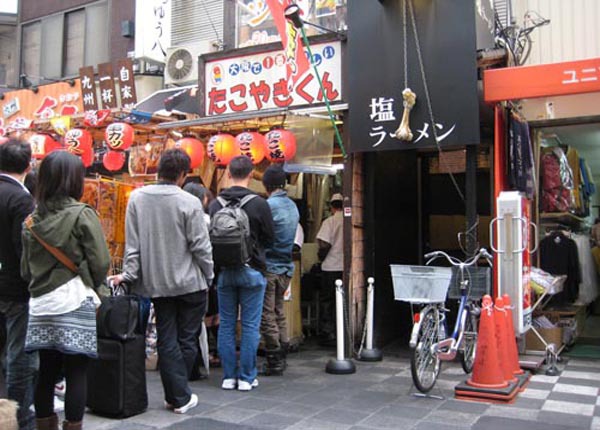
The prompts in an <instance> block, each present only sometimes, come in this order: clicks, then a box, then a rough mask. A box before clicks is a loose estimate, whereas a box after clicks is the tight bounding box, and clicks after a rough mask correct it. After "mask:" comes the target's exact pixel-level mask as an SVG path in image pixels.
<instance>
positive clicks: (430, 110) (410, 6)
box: [404, 0, 465, 203]
mask: <svg viewBox="0 0 600 430" xmlns="http://www.w3.org/2000/svg"><path fill="white" fill-rule="evenodd" d="M405 1H407V2H408V10H409V12H410V20H411V24H412V28H413V34H414V37H415V45H416V48H417V59H418V61H419V69H420V71H421V79H422V80H423V88H424V90H425V101H426V103H427V112H428V114H429V120H430V121H431V126H432V130H433V138H434V140H435V146H436V147H437V150H438V154H439V160H440V164H444V165H445V166H446V167H448V166H447V165H446V163H445V161H444V160H443V158H442V157H441V155H442V147H441V146H440V142H439V141H438V134H437V130H436V128H437V127H436V126H435V119H434V117H433V108H432V107H431V97H430V95H429V87H428V85H427V77H426V75H425V67H424V65H423V57H422V55H421V44H420V42H419V33H418V31H417V21H416V19H415V13H414V10H413V4H412V0H405ZM405 51H406V50H405ZM404 64H405V67H406V60H405V62H404ZM448 175H449V176H450V179H451V180H452V183H453V184H454V188H455V189H456V192H457V193H458V195H459V196H460V198H461V200H462V201H463V203H464V202H465V196H464V194H463V193H462V191H461V189H460V187H459V186H458V182H457V181H456V178H455V177H454V175H453V174H452V172H450V169H448Z"/></svg>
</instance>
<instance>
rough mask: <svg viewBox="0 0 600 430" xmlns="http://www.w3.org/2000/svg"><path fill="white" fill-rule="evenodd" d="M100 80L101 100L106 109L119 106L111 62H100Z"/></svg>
mask: <svg viewBox="0 0 600 430" xmlns="http://www.w3.org/2000/svg"><path fill="white" fill-rule="evenodd" d="M98 82H99V83H100V100H101V101H102V107H103V108H104V109H112V108H116V107H117V106H118V104H117V95H116V92H115V81H114V79H113V68H112V64H111V63H102V64H98Z"/></svg>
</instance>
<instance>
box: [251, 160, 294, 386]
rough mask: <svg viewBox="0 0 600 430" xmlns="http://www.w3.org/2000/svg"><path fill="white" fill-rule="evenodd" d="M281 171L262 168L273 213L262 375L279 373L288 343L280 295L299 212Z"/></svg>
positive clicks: (291, 265)
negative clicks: (286, 187)
mask: <svg viewBox="0 0 600 430" xmlns="http://www.w3.org/2000/svg"><path fill="white" fill-rule="evenodd" d="M285 180H286V177H285V172H284V171H283V169H282V168H281V166H280V165H279V164H273V165H271V166H269V167H268V168H267V170H265V173H264V175H263V180H262V181H263V185H264V186H265V189H266V190H267V194H268V195H269V198H268V200H267V203H268V204H269V206H270V207H271V213H272V215H273V230H274V237H273V244H272V245H271V246H270V247H268V248H267V250H266V257H267V289H266V291H265V298H264V304H263V314H262V322H261V327H260V331H261V334H262V336H263V339H264V341H265V348H266V356H267V362H266V365H265V367H264V369H263V373H264V375H265V376H270V375H276V376H279V375H282V374H283V371H284V370H285V367H286V363H285V355H286V352H287V349H288V346H289V337H288V335H287V325H286V321H285V315H284V313H283V294H284V292H285V290H286V289H287V287H288V286H289V284H290V281H291V279H292V276H293V275H294V262H293V261H292V248H293V246H294V238H295V236H296V230H297V228H298V220H299V218H300V214H299V213H298V208H297V207H296V204H295V203H294V202H293V201H292V199H290V198H289V197H288V196H287V192H286V191H285Z"/></svg>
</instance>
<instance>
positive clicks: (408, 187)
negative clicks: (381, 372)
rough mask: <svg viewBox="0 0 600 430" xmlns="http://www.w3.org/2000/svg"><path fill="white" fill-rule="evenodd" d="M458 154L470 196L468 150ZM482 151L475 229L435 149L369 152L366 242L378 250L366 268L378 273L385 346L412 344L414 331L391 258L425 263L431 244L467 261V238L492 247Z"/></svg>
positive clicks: (459, 176)
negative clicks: (395, 282) (395, 281)
mask: <svg viewBox="0 0 600 430" xmlns="http://www.w3.org/2000/svg"><path fill="white" fill-rule="evenodd" d="M448 152H450V151H448ZM455 152H456V154H454V155H455V159H456V160H457V162H458V164H459V165H455V166H454V167H453V177H454V180H455V181H456V184H457V186H458V188H459V189H460V190H461V192H462V193H463V195H464V194H465V193H464V190H465V188H466V187H465V183H466V173H465V168H464V166H465V165H464V160H465V156H466V155H465V150H464V149H458V150H457V151H455ZM478 153H479V155H478V160H479V162H478V165H477V170H476V174H475V178H476V180H475V181H476V183H475V184H473V185H474V187H475V190H476V191H475V195H474V196H473V198H474V199H475V210H476V214H477V222H476V223H475V224H474V225H473V226H472V228H470V229H469V228H468V227H467V219H466V216H465V214H466V203H465V202H464V201H463V200H462V198H461V197H460V195H459V194H458V193H457V191H456V188H455V186H454V184H453V182H452V179H451V178H450V176H449V174H448V171H447V170H444V168H440V163H439V155H438V153H437V152H420V153H418V152H416V151H401V152H400V151H389V152H384V153H372V154H368V157H366V161H365V167H366V185H365V187H366V189H367V190H369V191H370V192H367V193H366V200H365V210H366V213H365V218H366V220H367V223H368V225H367V244H366V247H367V249H369V250H372V253H371V254H369V255H367V257H366V258H367V263H368V264H367V273H374V274H375V279H376V285H377V286H376V289H375V291H376V297H375V309H376V312H375V331H376V337H377V338H378V339H377V342H378V344H379V345H385V344H388V343H390V342H398V343H399V346H401V347H407V346H408V340H409V336H410V331H411V329H412V320H411V312H410V307H409V305H408V304H406V303H402V302H398V301H395V300H394V294H393V285H392V279H391V274H390V264H408V265H420V264H423V255H424V254H425V253H427V252H429V251H431V250H443V251H446V252H448V253H450V254H451V255H455V256H457V257H459V258H461V259H462V258H464V257H465V251H466V247H467V241H468V240H473V241H474V242H475V247H476V248H478V247H481V246H485V247H489V235H488V226H489V220H490V216H491V177H490V163H489V155H488V154H489V149H488V147H487V146H485V145H482V146H481V148H479V149H478ZM461 160H462V163H463V164H461ZM459 233H460V240H459ZM472 245H473V244H472ZM440 264H441V263H440ZM449 304H450V303H449Z"/></svg>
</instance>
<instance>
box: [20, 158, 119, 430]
mask: <svg viewBox="0 0 600 430" xmlns="http://www.w3.org/2000/svg"><path fill="white" fill-rule="evenodd" d="M84 175H85V167H84V166H83V164H82V162H81V160H80V159H79V158H78V157H76V156H74V155H72V154H70V153H68V152H66V151H56V152H52V153H50V154H49V155H48V156H47V157H46V158H45V159H44V161H42V164H41V166H40V169H39V172H38V183H37V204H38V206H37V209H36V210H35V211H34V213H33V215H32V217H31V218H30V219H28V220H27V221H26V222H25V225H26V228H24V229H23V258H22V260H21V274H22V276H23V278H24V279H26V280H28V281H29V291H30V293H31V299H30V302H29V314H30V316H29V327H28V330H27V339H26V344H25V348H26V350H28V351H39V357H40V369H39V376H38V383H37V387H36V390H35V396H34V405H35V413H36V420H37V428H38V430H57V429H58V417H57V415H56V414H55V413H54V384H55V382H56V377H57V375H58V374H59V373H60V371H61V369H63V368H64V372H65V377H66V382H67V391H66V394H65V419H66V421H64V422H63V429H67V430H78V429H81V428H82V419H83V414H84V411H85V403H86V391H87V386H86V382H87V380H86V371H87V366H88V362H89V359H90V357H96V356H97V339H96V306H97V305H98V304H99V299H98V296H97V294H96V292H97V291H98V290H99V289H100V287H101V286H102V284H103V281H104V279H105V278H106V275H107V272H108V267H109V263H110V256H109V253H108V249H107V247H106V242H105V239H104V235H103V232H102V228H101V226H100V220H99V219H98V215H97V214H96V211H95V210H94V209H93V208H91V207H90V206H87V205H85V204H83V203H80V202H79V201H78V200H79V199H80V198H81V196H82V194H83V183H84ZM61 253H62V254H63V256H66V260H67V261H65V259H64V258H62V261H59V258H60V257H61V256H60V254H61ZM69 266H70V268H69Z"/></svg>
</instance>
